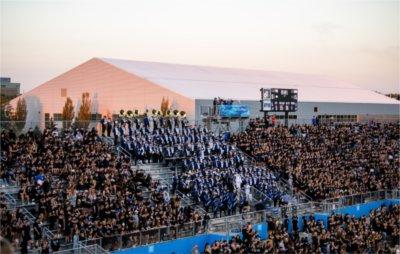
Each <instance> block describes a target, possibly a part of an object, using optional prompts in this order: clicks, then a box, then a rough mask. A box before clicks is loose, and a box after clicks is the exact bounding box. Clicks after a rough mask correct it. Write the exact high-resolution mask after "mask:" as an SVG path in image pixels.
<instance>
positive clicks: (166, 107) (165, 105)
mask: <svg viewBox="0 0 400 254" xmlns="http://www.w3.org/2000/svg"><path fill="white" fill-rule="evenodd" d="M169 108H170V105H169V99H168V98H167V99H165V98H164V97H163V98H162V101H161V108H160V110H161V113H162V114H163V116H165V115H166V114H167V110H169Z"/></svg>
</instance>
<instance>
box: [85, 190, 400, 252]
mask: <svg viewBox="0 0 400 254" xmlns="http://www.w3.org/2000/svg"><path fill="white" fill-rule="evenodd" d="M382 199H400V190H398V189H396V190H380V191H374V192H368V193H363V194H356V195H351V196H344V197H341V198H333V199H327V200H324V201H322V202H308V203H301V204H291V205H286V206H281V207H272V208H268V209H265V210H261V211H252V212H247V213H241V214H236V215H231V216H225V217H219V218H214V219H210V220H209V221H199V222H190V223H185V224H182V225H174V226H164V227H158V228H152V229H148V230H140V231H139V230H138V231H136V232H132V233H127V234H121V235H114V236H109V237H104V238H100V239H95V240H93V241H95V242H96V243H97V244H99V245H100V246H102V247H103V248H104V249H106V250H118V249H124V248H131V247H137V246H142V245H148V244H154V243H158V242H165V241H169V240H174V239H177V238H182V237H188V236H194V235H199V234H204V233H219V234H225V235H226V237H227V238H228V237H229V236H230V235H232V234H234V233H235V232H240V231H241V229H242V228H243V226H245V225H246V224H247V223H251V224H259V223H266V222H267V221H268V220H270V219H274V220H282V219H283V218H290V217H293V216H295V215H296V216H299V215H306V214H312V213H330V212H331V211H332V210H335V209H338V208H341V207H344V206H349V205H355V204H362V203H366V202H371V201H376V200H382ZM89 241H90V240H89Z"/></svg>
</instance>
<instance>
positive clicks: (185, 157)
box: [113, 117, 288, 216]
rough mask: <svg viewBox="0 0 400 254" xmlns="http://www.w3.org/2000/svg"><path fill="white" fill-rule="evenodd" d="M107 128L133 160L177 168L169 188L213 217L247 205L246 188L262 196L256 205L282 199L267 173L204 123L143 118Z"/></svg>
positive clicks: (280, 193) (273, 181)
mask: <svg viewBox="0 0 400 254" xmlns="http://www.w3.org/2000/svg"><path fill="white" fill-rule="evenodd" d="M113 132H114V133H115V135H116V137H117V139H116V142H117V143H120V144H121V146H122V147H123V148H124V149H125V150H127V151H128V152H129V153H130V154H131V155H132V158H133V159H134V160H135V161H137V162H140V163H146V162H161V161H168V162H170V163H169V165H172V167H173V168H174V167H179V168H180V170H181V173H180V174H177V175H175V176H174V178H173V183H172V185H173V188H172V189H173V191H175V190H178V191H180V192H182V193H184V194H187V195H189V196H190V197H191V198H192V199H193V200H194V201H195V202H196V203H198V204H201V205H202V206H203V207H204V208H205V209H206V210H207V211H212V212H213V213H214V216H217V215H220V216H221V215H222V213H224V214H225V215H230V214H233V213H236V211H237V209H239V211H242V209H243V208H245V207H246V209H247V207H248V206H249V205H250V203H251V202H252V201H253V199H252V191H251V188H257V189H258V190H260V191H261V192H263V193H265V194H266V196H265V198H264V199H263V200H262V202H261V203H262V204H265V203H270V204H275V205H276V204H278V203H284V202H287V200H288V196H286V195H285V194H284V193H283V192H282V191H281V190H280V189H279V187H278V184H277V179H276V177H275V176H274V175H273V174H272V173H271V172H268V171H266V170H264V169H261V168H259V167H257V166H255V165H253V164H250V165H249V164H248V163H246V159H245V156H244V155H243V153H241V152H240V151H239V150H238V149H237V148H236V146H234V145H232V144H230V143H229V142H228V141H227V140H225V138H224V137H223V136H222V135H219V136H218V135H215V134H213V133H212V132H210V131H209V130H207V129H206V128H205V127H198V126H189V125H188V124H186V122H185V121H184V119H178V118H173V119H171V118H163V117H145V118H144V119H134V120H131V119H119V120H117V121H115V122H114V125H113ZM246 209H245V210H246Z"/></svg>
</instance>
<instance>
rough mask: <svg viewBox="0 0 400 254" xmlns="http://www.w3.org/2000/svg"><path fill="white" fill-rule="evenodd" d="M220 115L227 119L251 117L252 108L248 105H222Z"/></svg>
mask: <svg viewBox="0 0 400 254" xmlns="http://www.w3.org/2000/svg"><path fill="white" fill-rule="evenodd" d="M219 115H220V116H221V117H226V118H237V117H243V118H246V117H250V108H249V106H246V105H220V106H219Z"/></svg>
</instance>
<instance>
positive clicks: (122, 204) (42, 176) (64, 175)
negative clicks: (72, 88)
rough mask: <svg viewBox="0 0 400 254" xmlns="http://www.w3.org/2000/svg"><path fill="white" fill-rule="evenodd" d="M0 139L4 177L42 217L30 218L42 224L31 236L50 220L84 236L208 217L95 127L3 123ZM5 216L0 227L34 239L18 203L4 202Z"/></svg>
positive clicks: (23, 240)
mask: <svg viewBox="0 0 400 254" xmlns="http://www.w3.org/2000/svg"><path fill="white" fill-rule="evenodd" d="M1 140H2V142H1V171H0V176H1V178H2V179H3V180H6V181H8V182H10V183H17V184H19V186H20V192H19V194H18V196H19V199H20V200H21V201H22V202H23V203H24V202H34V203H35V204H36V205H37V207H36V209H35V210H34V211H33V215H34V216H35V218H36V222H35V223H34V225H30V227H32V230H33V231H34V232H36V233H35V234H34V235H35V238H37V239H33V240H41V237H42V234H41V231H42V226H43V225H44V224H46V225H47V226H48V228H49V229H50V230H52V231H53V232H55V235H57V236H62V237H63V238H64V239H65V242H73V243H74V244H75V243H76V242H77V240H78V239H79V240H84V239H94V238H100V237H108V236H113V235H117V234H126V233H130V232H138V231H144V230H147V229H150V228H157V227H162V226H170V225H182V224H184V223H186V222H198V223H200V222H201V221H202V219H203V218H202V216H201V214H200V213H199V212H198V211H194V210H193V208H192V207H187V206H183V205H182V204H181V199H180V197H178V196H175V195H172V196H170V195H169V191H168V190H167V189H166V188H165V187H164V186H162V185H161V184H160V183H159V182H158V181H154V180H152V179H151V177H150V175H148V174H145V173H144V172H143V171H141V170H138V169H135V168H134V167H132V164H131V162H130V160H129V158H128V157H127V156H124V155H123V154H122V155H120V156H117V155H116V154H115V152H114V149H113V148H112V147H110V146H109V145H107V144H106V143H105V142H102V141H101V139H100V138H99V137H98V135H97V133H96V131H95V130H94V129H92V130H91V131H85V130H79V129H78V130H73V131H68V130H67V131H62V132H60V131H58V130H56V129H45V130H44V132H43V133H39V134H37V135H36V134H34V133H33V132H32V131H29V132H28V133H26V134H22V135H21V136H19V137H16V136H15V134H13V133H12V132H7V131H4V132H2V133H1ZM1 220H2V231H1V232H2V235H3V234H4V236H5V237H7V238H8V239H9V240H10V241H11V242H12V243H14V244H16V245H20V247H22V248H25V246H26V245H27V243H28V244H29V245H30V246H31V245H33V244H34V243H33V241H31V240H32V239H30V238H29V235H28V234H27V233H24V232H25V230H26V232H27V230H28V229H25V227H28V226H27V221H26V220H25V219H24V218H23V217H22V216H21V214H20V213H19V212H18V211H17V212H9V211H6V210H5V208H4V207H3V208H2V210H1ZM3 222H4V223H3ZM16 227H17V228H18V229H17V228H16ZM3 230H4V231H3ZM47 240H48V241H52V240H53V239H47ZM31 247H32V246H31ZM42 249H43V248H42ZM22 252H25V251H24V249H22Z"/></svg>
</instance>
